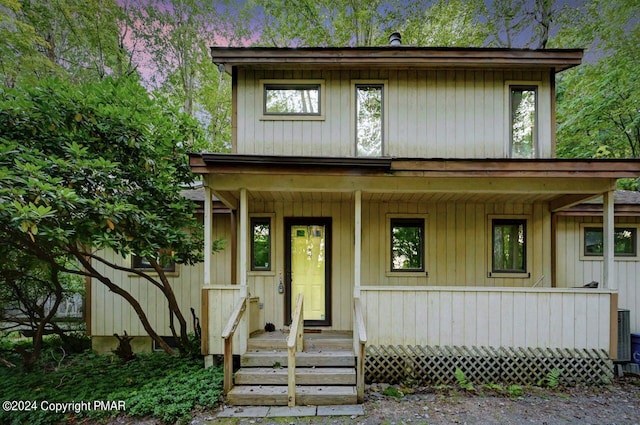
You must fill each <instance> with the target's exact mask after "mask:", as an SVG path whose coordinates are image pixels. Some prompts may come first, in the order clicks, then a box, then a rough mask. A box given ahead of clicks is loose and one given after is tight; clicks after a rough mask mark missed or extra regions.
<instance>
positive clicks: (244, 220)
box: [238, 188, 249, 297]
mask: <svg viewBox="0 0 640 425" xmlns="http://www.w3.org/2000/svg"><path fill="white" fill-rule="evenodd" d="M248 237H249V198H248V195H247V189H245V188H242V189H240V237H239V238H238V239H240V270H239V274H240V297H247V296H248V295H247V292H248V291H247V247H248V246H249V245H248V241H247V238H248Z"/></svg>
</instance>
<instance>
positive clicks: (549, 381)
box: [538, 368, 563, 388]
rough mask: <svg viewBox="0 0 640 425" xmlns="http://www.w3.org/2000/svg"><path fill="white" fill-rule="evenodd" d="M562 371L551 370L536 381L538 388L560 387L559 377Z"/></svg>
mask: <svg viewBox="0 0 640 425" xmlns="http://www.w3.org/2000/svg"><path fill="white" fill-rule="evenodd" d="M562 372H563V370H562V369H557V368H556V369H553V370H552V371H550V372H549V373H547V375H546V376H545V377H544V378H542V379H541V380H540V381H538V386H544V387H547V388H556V387H557V386H558V385H560V377H561V375H562Z"/></svg>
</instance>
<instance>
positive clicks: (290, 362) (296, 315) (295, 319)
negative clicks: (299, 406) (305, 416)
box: [287, 294, 304, 407]
mask: <svg viewBox="0 0 640 425" xmlns="http://www.w3.org/2000/svg"><path fill="white" fill-rule="evenodd" d="M303 303H304V296H303V295H302V294H298V297H297V298H296V308H295V310H294V311H293V316H292V317H291V328H290V329H289V338H287V351H288V358H287V383H288V388H287V391H288V396H289V401H288V404H289V407H293V406H295V405H296V351H302V350H303V347H304V314H303V308H302V307H303Z"/></svg>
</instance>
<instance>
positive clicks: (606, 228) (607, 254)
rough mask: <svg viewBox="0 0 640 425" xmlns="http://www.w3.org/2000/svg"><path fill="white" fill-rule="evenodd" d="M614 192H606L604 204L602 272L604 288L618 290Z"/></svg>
mask: <svg viewBox="0 0 640 425" xmlns="http://www.w3.org/2000/svg"><path fill="white" fill-rule="evenodd" d="M613 194H614V191H613V190H611V191H608V192H604V194H603V200H602V201H603V202H602V212H603V215H602V251H603V252H602V257H603V258H602V260H603V264H602V270H603V280H604V281H603V283H602V286H603V287H604V288H609V289H617V288H618V285H617V282H616V270H615V263H614V255H615V254H614V238H613V236H614V232H615V220H614V215H615V214H614V203H613Z"/></svg>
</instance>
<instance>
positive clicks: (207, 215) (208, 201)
mask: <svg viewBox="0 0 640 425" xmlns="http://www.w3.org/2000/svg"><path fill="white" fill-rule="evenodd" d="M212 195H213V193H212V191H211V187H210V186H209V177H205V178H204V286H211V285H212V284H213V282H212V281H211V276H212V273H211V272H212V268H213V262H212V261H211V260H212V259H211V253H212V252H213V202H212Z"/></svg>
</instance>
